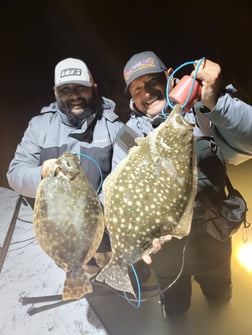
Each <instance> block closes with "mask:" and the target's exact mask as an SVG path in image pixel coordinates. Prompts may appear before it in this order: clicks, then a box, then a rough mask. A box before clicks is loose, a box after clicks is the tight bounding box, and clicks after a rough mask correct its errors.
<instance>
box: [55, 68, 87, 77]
mask: <svg viewBox="0 0 252 335" xmlns="http://www.w3.org/2000/svg"><path fill="white" fill-rule="evenodd" d="M81 72H82V71H81V69H77V68H69V69H63V70H61V72H60V78H64V77H69V76H79V77H80V76H81Z"/></svg>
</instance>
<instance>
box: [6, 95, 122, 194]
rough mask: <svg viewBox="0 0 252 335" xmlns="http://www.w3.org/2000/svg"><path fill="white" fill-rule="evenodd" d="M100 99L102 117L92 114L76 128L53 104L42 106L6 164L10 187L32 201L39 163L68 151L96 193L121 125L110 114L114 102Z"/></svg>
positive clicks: (36, 184)
mask: <svg viewBox="0 0 252 335" xmlns="http://www.w3.org/2000/svg"><path fill="white" fill-rule="evenodd" d="M102 99H103V112H102V115H101V116H100V117H99V118H97V119H95V117H96V115H95V114H92V115H91V116H89V117H88V118H87V119H86V120H85V121H84V123H83V124H82V127H81V128H80V129H77V128H75V127H73V126H72V125H71V124H70V123H69V121H68V119H67V117H66V115H65V114H63V113H62V112H61V111H60V110H59V109H58V106H57V103H56V102H53V103H51V104H50V105H49V106H46V107H43V108H42V110H41V112H40V115H37V116H34V117H33V118H32V119H31V120H30V122H29V124H28V127H27V129H26V130H25V132H24V136H23V138H22V140H21V142H20V143H19V144H18V146H17V149H16V152H15V156H14V158H13V160H12V161H11V162H10V165H9V169H8V172H7V179H8V182H9V185H10V187H11V188H13V189H14V191H16V192H17V193H19V194H21V195H24V196H26V197H30V198H35V195H36V190H37V187H38V185H39V183H40V181H41V165H42V163H43V162H44V161H45V160H47V159H51V158H57V157H59V156H60V155H61V154H62V153H63V152H64V151H65V150H68V151H70V152H73V153H76V154H79V155H80V160H81V164H82V166H83V168H84V169H85V171H86V173H87V177H88V179H89V181H90V182H91V184H92V185H93V187H94V189H96V190H97V189H98V188H99V185H100V184H101V181H102V180H104V178H105V177H106V176H107V175H108V173H109V172H110V170H111V161H112V155H113V145H114V142H115V136H116V133H117V131H118V130H119V128H120V127H121V126H122V122H121V121H120V120H119V118H118V115H117V114H115V112H114V109H115V103H114V102H113V101H112V100H110V99H107V98H102ZM101 174H102V176H101Z"/></svg>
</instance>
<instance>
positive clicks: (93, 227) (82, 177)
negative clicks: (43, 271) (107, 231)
mask: <svg viewBox="0 0 252 335" xmlns="http://www.w3.org/2000/svg"><path fill="white" fill-rule="evenodd" d="M33 227H34V234H35V237H36V239H37V241H38V243H39V245H40V246H41V248H42V249H43V250H44V251H45V252H46V253H47V254H48V255H49V256H50V257H51V258H52V259H53V260H54V261H55V262H56V264H58V265H59V266H60V267H61V268H63V270H64V271H65V272H66V278H65V282H64V288H63V294H62V300H68V299H80V298H81V297H83V296H84V295H85V294H87V293H91V292H92V291H93V288H92V285H91V283H90V281H89V278H88V276H87V274H86V273H85V272H84V270H83V265H85V264H86V263H87V262H88V261H89V260H90V259H91V257H93V255H94V254H95V252H96V250H97V248H98V246H99V245H100V242H101V240H102V236H103V231H104V217H103V210H102V207H101V205H100V202H99V200H98V197H97V194H96V192H95V190H94V189H93V187H92V185H91V184H90V183H89V181H88V179H87V177H86V174H85V172H84V170H83V168H82V167H81V165H80V163H79V159H78V157H77V156H76V155H75V154H72V153H69V152H64V153H63V154H62V155H61V156H60V157H59V158H58V159H57V160H56V162H55V164H54V166H53V167H52V168H51V170H50V172H49V174H48V175H47V177H46V178H44V179H42V181H41V182H40V184H39V186H38V189H37V193H36V200H35V206H34V215H33Z"/></svg>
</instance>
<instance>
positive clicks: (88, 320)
mask: <svg viewBox="0 0 252 335" xmlns="http://www.w3.org/2000/svg"><path fill="white" fill-rule="evenodd" d="M17 199H18V195H17V194H16V193H14V192H13V191H11V190H9V189H7V188H2V187H0V204H1V209H0V213H1V223H0V246H1V247H2V246H3V244H4V240H5V237H6V233H7V230H8V228H9V225H10V222H11V219H12V217H13V213H14V209H15V204H16V201H17ZM31 221H32V210H31V208H30V207H29V206H25V205H24V204H21V208H20V211H19V213H18V220H17V222H16V226H15V229H14V233H13V236H12V239H11V243H10V247H9V249H8V252H7V255H6V258H5V260H4V263H3V266H2V270H1V272H0V335H6V334H8V335H20V334H26V335H34V334H39V335H48V334H52V335H56V334H57V335H67V334H71V335H72V334H81V335H84V334H85V335H86V334H87V335H92V334H95V335H108V334H111V335H129V334H132V335H135V334H137V335H143V334H144V335H154V334H157V335H167V334H172V335H194V334H204V335H213V334H214V335H225V334H229V335H237V334H239V335H251V334H252V318H251V306H252V273H251V272H248V271H247V270H245V269H244V268H243V267H242V266H241V265H240V264H239V263H238V261H237V258H236V257H235V252H236V249H237V247H238V246H239V245H240V244H241V243H242V231H239V232H238V233H237V234H236V235H235V237H234V255H233V260H232V266H233V287H234V289H233V299H232V301H231V303H230V304H228V305H227V306H223V307H213V306H209V305H208V304H207V303H206V301H205V299H204V297H203V296H202V294H201V291H200V289H199V287H198V285H197V284H195V283H194V282H193V297H192V305H191V308H190V309H189V311H188V312H187V313H186V314H185V315H182V316H177V317H173V318H169V319H167V320H166V321H164V320H163V318H162V315H161V312H160V305H159V301H158V300H159V299H158V295H157V292H155V290H153V291H151V292H149V291H148V292H147V291H143V292H142V299H145V301H143V302H142V303H141V305H140V308H136V303H133V304H134V306H132V304H130V303H129V302H128V301H127V299H126V298H125V297H124V296H122V295H119V294H118V292H113V291H112V290H110V289H109V288H105V287H104V286H101V285H94V292H93V293H92V294H90V295H88V297H87V298H83V299H81V300H79V301H75V302H71V303H68V304H65V305H62V306H60V307H55V308H51V309H48V310H45V311H40V312H39V313H35V314H33V315H30V314H29V311H30V308H31V307H32V305H31V304H27V305H24V304H22V302H21V301H20V298H22V297H32V296H40V297H41V296H50V295H60V294H61V292H62V289H63V283H64V279H65V272H64V271H63V270H62V269H60V268H59V267H57V266H56V265H55V263H54V262H53V260H51V259H50V258H49V257H48V256H47V255H46V254H45V253H44V252H43V250H42V249H41V248H40V246H39V245H38V243H37V242H36V240H35V238H34V234H33V228H32V224H31ZM248 238H249V240H250V241H252V233H251V229H249V230H248ZM151 284H153V283H151ZM150 296H152V297H151V298H150ZM51 303H54V302H43V303H39V304H34V305H33V307H40V306H42V305H47V304H51ZM35 311H36V310H35Z"/></svg>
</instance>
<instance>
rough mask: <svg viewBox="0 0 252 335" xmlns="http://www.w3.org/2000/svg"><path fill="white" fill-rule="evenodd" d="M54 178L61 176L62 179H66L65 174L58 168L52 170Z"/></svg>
mask: <svg viewBox="0 0 252 335" xmlns="http://www.w3.org/2000/svg"><path fill="white" fill-rule="evenodd" d="M56 176H62V177H64V178H67V174H66V172H65V171H64V170H63V169H61V168H60V167H59V166H57V167H56V168H55V170H54V177H56Z"/></svg>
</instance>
